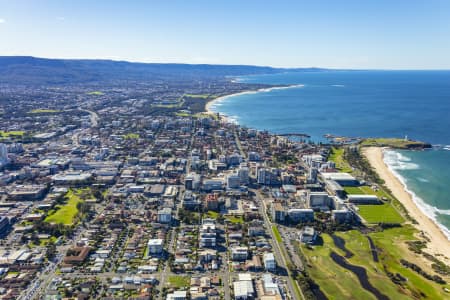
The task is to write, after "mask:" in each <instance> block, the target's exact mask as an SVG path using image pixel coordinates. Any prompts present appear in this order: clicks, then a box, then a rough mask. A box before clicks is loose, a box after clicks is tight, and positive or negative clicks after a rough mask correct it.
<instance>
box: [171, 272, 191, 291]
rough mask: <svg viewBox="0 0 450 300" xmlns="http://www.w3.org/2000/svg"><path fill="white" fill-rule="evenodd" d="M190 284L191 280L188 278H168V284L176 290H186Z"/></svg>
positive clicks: (178, 276) (179, 276)
mask: <svg viewBox="0 0 450 300" xmlns="http://www.w3.org/2000/svg"><path fill="white" fill-rule="evenodd" d="M190 283H191V278H190V277H189V276H181V275H173V276H169V278H168V284H169V285H170V286H171V287H172V288H176V289H181V288H187V287H189V285H190Z"/></svg>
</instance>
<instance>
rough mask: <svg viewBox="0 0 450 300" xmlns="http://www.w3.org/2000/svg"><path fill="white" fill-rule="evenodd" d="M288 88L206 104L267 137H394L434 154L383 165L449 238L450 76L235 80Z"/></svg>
mask: <svg viewBox="0 0 450 300" xmlns="http://www.w3.org/2000/svg"><path fill="white" fill-rule="evenodd" d="M237 80H238V81H240V82H245V83H265V84H280V85H281V84H283V85H285V84H289V85H296V86H295V87H292V88H288V89H274V90H269V91H267V90H266V91H262V92H258V93H247V94H242V95H237V96H231V97H227V98H225V99H223V100H221V101H218V102H216V103H214V104H212V105H211V110H213V111H216V112H220V113H223V114H225V115H227V116H229V117H230V119H231V120H234V121H236V122H238V123H239V124H241V125H244V126H248V127H254V128H257V129H259V130H269V131H271V132H274V133H307V134H309V135H311V136H312V139H313V140H315V141H321V140H323V135H324V134H327V133H330V134H334V135H342V136H350V137H400V138H403V137H404V136H405V135H407V136H408V137H409V138H411V139H415V140H421V141H424V142H429V143H432V144H434V145H441V147H439V149H438V150H436V149H435V150H430V151H422V152H412V151H389V152H387V153H386V154H385V162H386V163H387V164H388V165H389V166H390V168H391V170H393V171H394V172H395V174H396V175H397V177H399V179H400V180H401V181H402V182H403V183H404V184H405V188H406V189H407V190H408V191H409V192H410V193H411V194H412V195H413V198H414V200H415V201H416V203H417V204H418V205H419V206H420V207H421V209H422V210H423V211H424V212H425V213H426V214H427V215H428V216H430V217H431V218H433V219H434V220H435V221H436V222H438V223H439V225H440V226H441V227H442V228H443V229H445V230H444V231H446V234H447V236H450V234H449V233H450V231H449V230H450V151H449V150H450V130H449V129H450V71H318V72H296V73H282V74H269V75H255V76H242V77H238V78H237Z"/></svg>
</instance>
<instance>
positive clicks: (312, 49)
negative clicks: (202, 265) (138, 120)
mask: <svg viewBox="0 0 450 300" xmlns="http://www.w3.org/2000/svg"><path fill="white" fill-rule="evenodd" d="M449 53H450V1H447V0H328V1H325V0H292V1H286V0H273V1H265V0H258V1H255V0H224V1H219V0H217V1H216V0H209V1H206V0H205V1H203V0H161V1H158V0H147V1H133V0H128V1H113V0H95V1H94V0H73V1H69V0H52V1H51V0H28V1H24V0H0V55H31V56H37V57H47V58H101V59H114V60H127V61H138V62H182V63H208V64H246V65H263V66H275V67H328V68H352V69H361V68H363V69H365V68H371V69H450V54H449Z"/></svg>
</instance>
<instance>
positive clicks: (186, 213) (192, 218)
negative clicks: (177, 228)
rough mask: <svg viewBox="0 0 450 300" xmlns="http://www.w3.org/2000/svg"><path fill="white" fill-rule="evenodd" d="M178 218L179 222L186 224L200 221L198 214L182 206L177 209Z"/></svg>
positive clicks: (194, 223)
mask: <svg viewBox="0 0 450 300" xmlns="http://www.w3.org/2000/svg"><path fill="white" fill-rule="evenodd" d="M178 218H179V219H180V221H181V222H183V223H186V224H188V225H196V224H199V222H200V214H199V213H195V212H192V211H190V210H186V209H184V208H180V209H179V210H178Z"/></svg>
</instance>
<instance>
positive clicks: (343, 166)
mask: <svg viewBox="0 0 450 300" xmlns="http://www.w3.org/2000/svg"><path fill="white" fill-rule="evenodd" d="M328 160H331V161H333V162H334V163H335V164H336V169H338V170H339V171H340V172H344V173H351V172H352V171H353V169H352V167H350V165H349V164H348V162H347V161H346V160H345V159H344V148H335V147H332V148H331V153H330V156H329V157H328Z"/></svg>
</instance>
